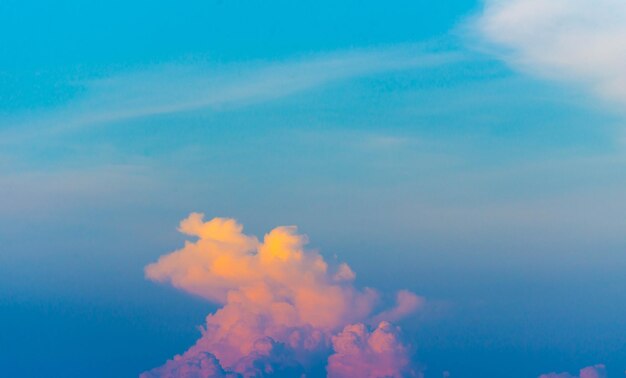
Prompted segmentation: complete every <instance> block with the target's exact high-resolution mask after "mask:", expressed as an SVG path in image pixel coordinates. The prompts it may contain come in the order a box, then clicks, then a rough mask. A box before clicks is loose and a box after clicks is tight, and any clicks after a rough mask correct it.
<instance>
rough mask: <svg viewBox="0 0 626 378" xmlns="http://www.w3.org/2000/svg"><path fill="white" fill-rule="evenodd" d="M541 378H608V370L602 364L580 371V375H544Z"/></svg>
mask: <svg viewBox="0 0 626 378" xmlns="http://www.w3.org/2000/svg"><path fill="white" fill-rule="evenodd" d="M539 378H606V368H605V366H604V365H602V364H598V365H594V366H587V367H586V368H582V369H580V372H579V374H578V375H571V374H569V373H548V374H542V375H540V376H539Z"/></svg>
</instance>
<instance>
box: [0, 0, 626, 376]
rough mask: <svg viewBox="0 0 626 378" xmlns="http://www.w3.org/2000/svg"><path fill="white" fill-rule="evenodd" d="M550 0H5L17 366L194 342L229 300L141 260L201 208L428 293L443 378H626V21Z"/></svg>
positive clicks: (0, 91) (0, 126) (3, 155)
mask: <svg viewBox="0 0 626 378" xmlns="http://www.w3.org/2000/svg"><path fill="white" fill-rule="evenodd" d="M603 1H604V2H607V4H608V3H611V1H610V0H603ZM503 4H504V5H503ZM506 4H510V5H506ZM545 4H546V3H545V2H544V3H542V2H541V1H530V0H511V1H509V2H508V3H507V2H492V1H489V2H486V3H482V2H470V1H447V2H427V1H411V2H409V1H407V2H384V3H378V2H370V1H365V2H363V1H359V2H356V1H354V2H352V1H346V2H341V4H337V2H331V1H316V2H304V3H302V2H299V3H297V4H296V3H294V2H286V1H276V2H271V3H268V2H260V1H232V2H227V1H201V2H200V1H198V2H185V3H180V2H157V3H154V2H150V3H148V2H134V3H133V4H127V2H121V1H111V2H106V3H101V4H94V3H90V4H87V3H85V2H78V1H58V2H54V3H44V2H36V1H19V2H18V1H5V2H3V3H2V4H1V5H0V56H1V57H2V58H0V335H4V336H2V337H0V346H1V349H2V350H4V351H5V352H3V353H2V354H1V355H0V366H2V367H3V369H4V372H5V373H6V372H7V370H8V372H10V374H9V373H7V374H8V375H11V374H13V375H15V374H17V373H18V372H19V373H20V374H21V375H23V376H40V375H41V374H42V372H44V371H46V372H48V373H51V374H52V376H66V377H70V376H84V375H87V374H89V375H92V376H111V374H112V373H113V372H115V374H116V376H136V375H137V374H139V373H140V372H142V371H144V370H147V369H150V368H152V367H155V366H158V365H159V364H161V363H163V361H165V360H166V359H167V358H170V357H171V356H173V355H174V354H176V353H180V352H182V351H183V350H184V349H185V348H186V347H187V346H189V345H191V344H192V343H193V341H194V340H195V339H196V338H197V336H198V331H197V329H196V326H198V325H199V324H201V323H202V322H203V319H204V317H205V316H206V314H207V313H208V312H209V311H213V310H215V308H216V307H215V306H214V305H213V304H211V303H208V302H205V301H203V300H200V299H198V298H195V297H193V296H190V295H187V294H184V293H181V292H178V291H176V290H173V289H171V288H168V287H166V286H163V285H155V284H154V283H151V282H147V281H146V280H145V279H144V273H143V268H144V266H145V265H147V264H148V263H150V262H152V261H154V260H155V259H156V258H157V257H158V256H160V255H162V254H165V253H167V252H168V251H172V250H174V249H177V248H179V247H180V245H182V241H183V240H184V239H183V237H182V236H180V235H179V234H178V233H177V231H176V227H177V224H178V222H179V221H180V220H181V219H183V218H185V217H186V216H187V215H188V214H189V213H191V212H193V211H200V212H203V213H205V214H207V217H209V218H210V217H213V216H223V217H233V218H236V219H238V220H239V221H241V222H242V223H243V224H244V225H245V227H246V230H247V231H248V232H250V233H252V234H256V235H262V234H263V233H265V232H268V231H269V230H270V229H271V228H273V227H275V226H278V225H291V224H297V225H298V226H299V228H300V230H301V231H302V232H304V233H306V234H308V235H309V237H310V239H311V245H312V247H314V248H319V250H320V251H321V253H322V254H323V255H325V256H326V257H328V258H332V257H333V256H335V255H336V256H338V258H339V259H340V260H341V261H347V262H348V263H349V264H350V265H351V266H352V267H353V269H354V271H355V272H357V284H358V285H362V286H366V285H367V286H373V287H378V288H381V289H384V290H395V289H397V288H407V289H409V290H412V291H414V292H416V293H418V294H419V295H423V296H424V297H425V298H426V299H427V301H428V303H429V305H428V306H427V307H426V309H425V310H424V311H422V312H420V313H419V314H418V315H417V316H415V317H413V318H409V319H405V320H403V321H402V323H401V325H402V327H403V328H404V330H405V333H406V335H407V337H408V338H409V339H411V340H413V341H414V342H415V344H416V345H417V346H418V347H417V353H416V357H415V359H416V362H418V363H419V364H420V365H421V366H423V367H424V368H425V369H426V370H425V374H426V377H440V376H441V374H442V372H443V371H446V370H447V371H449V372H450V373H451V376H452V377H477V376H480V377H483V376H484V377H488V376H507V377H529V376H538V375H539V374H541V373H545V372H550V371H570V372H572V373H573V372H576V371H577V370H578V369H580V368H581V367H584V366H589V365H593V364H596V363H604V364H606V365H607V368H608V369H609V372H610V373H611V374H610V375H611V376H618V375H619V374H621V372H623V371H624V368H626V366H624V365H623V364H624V361H625V360H626V351H625V350H624V348H623V345H624V334H623V329H624V325H625V324H624V319H626V317H625V316H624V315H626V306H625V305H624V303H626V301H625V300H624V299H626V298H625V297H624V292H623V290H621V288H622V287H623V286H624V284H626V282H625V281H624V278H623V270H624V267H625V265H626V258H624V255H623V251H624V247H625V245H626V241H625V240H624V236H623V234H624V233H623V230H624V227H625V226H626V221H625V219H626V218H625V217H624V216H623V214H624V212H625V211H626V205H625V204H626V201H624V200H625V198H624V196H625V195H624V190H623V188H624V185H625V184H626V174H625V173H624V172H626V171H624V169H623V167H624V163H626V151H625V149H624V140H625V139H624V136H623V131H622V130H623V125H624V119H625V118H624V117H625V116H624V112H623V111H622V110H621V109H622V108H623V104H624V99H625V98H626V97H625V96H624V92H623V90H622V89H620V86H619V84H620V83H624V82H626V81H623V80H624V77H625V76H626V75H623V71H622V69H621V68H620V67H621V66H622V65H620V63H622V62H623V60H622V59H623V54H622V55H620V54H619V51H624V50H623V46H622V45H621V44H620V42H619V41H620V40H623V39H620V36H623V35H626V34H620V33H624V31H623V28H621V27H620V26H619V22H617V27H614V28H611V26H615V24H611V22H615V21H614V20H613V19H612V17H610V15H606V14H604V13H603V12H602V11H601V10H594V11H593V12H591V11H589V7H591V6H590V5H589V2H586V1H583V0H579V1H576V2H572V4H570V5H568V6H566V5H563V4H564V3H562V2H558V5H559V6H560V8H559V7H558V6H555V7H554V9H552V8H550V6H547V5H545ZM608 5H610V4H608ZM608 5H607V6H608ZM544 6H545V7H546V9H544V8H542V7H544ZM507 7H508V8H507ZM568 7H569V8H568ZM622 10H623V7H621V6H619V7H617V10H616V11H615V13H617V14H620V13H619V12H621V11H622ZM580 14H584V15H585V17H586V18H585V17H582V18H581V17H579V18H576V17H575V16H577V15H580ZM579 19H582V21H576V20H579ZM502 20H504V21H505V22H504V21H502ZM572 20H574V21H572ZM618 20H619V17H618ZM516 25H532V26H534V28H533V30H534V32H535V33H536V34H532V33H527V32H525V31H523V29H520V28H516ZM546 25H549V26H550V27H548V26H546ZM554 25H557V26H554ZM601 25H607V26H606V29H607V30H603V29H602V27H601ZM520 30H522V31H520ZM541 33H545V34H541ZM559 33H563V34H564V35H570V34H571V35H575V36H578V37H579V39H576V40H575V41H574V42H571V45H570V44H568V43H570V42H568V40H567V38H561V39H558V38H556V37H554V38H552V36H554V35H556V36H558V35H560V34H559ZM610 33H614V35H613V34H610ZM527 34H528V35H527ZM587 42H589V43H592V42H593V43H592V44H593V46H596V47H594V49H592V48H591V47H589V45H587V44H586V43H587ZM605 42H606V43H605ZM576 44H580V46H578V45H576ZM572 46H578V47H580V48H571V47H572ZM615 51H617V52H615ZM614 52H615V53H614ZM578 54H580V55H578ZM581 56H582V57H583V58H584V57H592V58H584V59H583V58H581ZM596 56H597V57H598V58H597V59H595V57H596ZM578 63H579V64H578ZM0 375H3V374H1V373H0Z"/></svg>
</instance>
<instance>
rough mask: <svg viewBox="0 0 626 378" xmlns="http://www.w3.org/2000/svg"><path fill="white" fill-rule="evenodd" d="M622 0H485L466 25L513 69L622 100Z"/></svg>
mask: <svg viewBox="0 0 626 378" xmlns="http://www.w3.org/2000/svg"><path fill="white" fill-rule="evenodd" d="M624 19H626V2H624V1H621V0H549V1H548V0H486V1H485V4H484V8H483V10H482V12H481V13H480V14H479V15H477V16H475V17H474V18H473V19H472V20H471V22H470V23H469V31H470V33H472V34H473V35H474V36H475V37H477V38H478V39H477V41H478V46H480V47H481V48H484V49H486V51H488V52H490V53H492V54H495V55H496V56H498V57H500V58H502V59H503V60H504V61H506V62H507V63H508V64H510V65H511V66H512V67H514V68H516V69H518V70H521V71H523V72H527V73H530V74H533V75H536V76H538V77H542V78H547V79H552V80H558V81H564V82H571V83H575V84H577V85H581V86H583V87H585V88H587V89H589V90H590V91H591V92H592V93H593V94H595V95H597V96H599V97H600V98H602V99H605V100H608V101H609V102H611V103H616V104H617V105H624V104H626V23H624Z"/></svg>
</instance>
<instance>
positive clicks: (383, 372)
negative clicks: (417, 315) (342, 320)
mask: <svg viewBox="0 0 626 378" xmlns="http://www.w3.org/2000/svg"><path fill="white" fill-rule="evenodd" d="M398 332H399V329H398V328H397V327H394V326H392V325H391V324H390V323H388V322H385V321H383V322H381V323H380V324H379V325H378V327H377V328H376V329H375V330H374V331H373V332H369V331H368V330H367V328H366V327H365V326H364V325H363V324H353V325H348V326H346V327H345V328H344V330H343V331H342V332H341V333H339V334H338V335H336V336H333V338H332V342H333V349H334V350H335V353H334V354H333V355H332V356H330V358H329V359H328V376H329V377H336V378H351V377H363V378H370V377H371V378H373V377H389V378H391V377H393V378H403V377H416V376H417V373H416V372H415V371H414V370H413V369H412V368H411V361H410V360H409V357H408V353H407V351H406V347H405V346H404V345H402V343H400V342H399V341H398Z"/></svg>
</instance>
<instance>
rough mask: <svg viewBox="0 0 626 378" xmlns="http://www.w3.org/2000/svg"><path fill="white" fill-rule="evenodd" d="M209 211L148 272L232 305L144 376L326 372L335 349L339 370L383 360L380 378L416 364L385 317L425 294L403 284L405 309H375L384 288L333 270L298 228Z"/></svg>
mask: <svg viewBox="0 0 626 378" xmlns="http://www.w3.org/2000/svg"><path fill="white" fill-rule="evenodd" d="M202 218H203V216H202V214H196V213H194V214H191V215H190V216H189V217H188V218H187V219H185V220H183V221H182V222H181V224H180V227H179V230H180V231H181V232H183V233H185V234H188V235H191V236H195V237H198V240H197V241H195V242H190V241H188V242H186V243H185V245H184V247H183V248H182V249H179V250H177V251H175V252H172V253H170V254H168V255H165V256H162V257H161V258H159V260H158V261H157V262H155V263H153V264H150V265H148V266H147V267H146V270H145V272H146V277H147V278H149V279H151V280H154V281H159V282H167V283H170V284H172V285H173V286H175V287H177V288H179V289H182V290H184V291H187V292H190V293H193V294H195V295H199V296H201V297H203V298H206V299H207V300H210V301H213V302H216V303H219V304H222V305H223V306H222V307H221V308H220V309H219V310H217V311H216V312H215V313H213V314H209V315H208V316H207V319H206V325H205V327H204V328H203V329H202V336H201V337H200V339H199V340H198V341H197V342H196V344H195V345H193V346H192V347H191V348H189V349H188V350H187V351H186V352H184V353H183V354H182V355H180V356H177V357H175V358H174V359H173V360H170V361H168V362H167V363H166V364H165V365H163V366H162V367H160V368H157V369H153V370H151V371H150V372H147V373H144V375H143V377H146V378H147V377H169V376H175V375H173V374H175V373H174V372H182V371H186V372H194V373H193V374H191V373H190V375H183V376H189V377H196V376H198V377H204V376H217V377H219V376H229V375H228V374H238V375H239V376H243V377H257V376H273V375H281V376H294V377H297V376H300V374H303V373H307V372H309V373H310V372H316V373H315V374H318V375H319V373H320V372H321V374H323V371H324V366H325V365H326V360H327V359H328V356H329V355H331V353H332V351H333V350H335V352H336V353H335V354H333V355H332V357H331V360H330V361H331V362H332V366H333V368H332V369H331V364H330V362H329V371H328V372H329V376H337V377H343V376H347V375H345V374H347V372H348V371H349V370H350V369H354V371H355V372H360V371H361V370H360V369H362V368H363V366H364V365H363V364H364V363H365V362H364V359H368V360H369V361H377V363H378V364H379V365H380V369H379V370H371V369H370V370H371V371H372V372H373V373H371V374H374V375H369V376H370V377H377V376H379V375H376V374H378V372H380V374H382V375H380V376H381V377H382V376H392V377H395V376H400V375H394V374H396V373H397V374H402V373H401V372H411V371H412V370H411V368H410V358H409V355H408V351H407V348H406V347H405V346H404V345H402V343H401V342H400V341H399V338H398V337H397V336H398V329H397V328H395V327H393V326H392V325H390V324H389V323H387V322H385V321H396V320H399V319H400V318H402V317H405V316H408V315H410V314H411V313H412V312H414V311H415V310H416V309H417V308H418V307H419V306H420V305H421V304H422V303H423V299H422V298H420V297H418V296H416V295H415V294H413V293H410V292H408V291H400V292H398V293H397V295H396V305H395V307H393V308H392V309H388V310H383V311H382V312H379V314H378V315H375V316H374V315H373V314H374V313H375V310H376V309H377V307H379V305H380V303H379V299H380V294H379V293H378V292H377V291H375V290H373V289H370V288H365V289H358V288H356V287H355V286H354V285H353V280H354V278H355V274H354V272H353V271H352V269H350V267H349V266H348V265H347V264H340V265H339V266H337V267H336V268H331V267H330V266H329V265H328V264H327V263H326V261H324V258H323V257H322V256H321V255H320V254H319V253H317V252H315V251H308V250H305V249H304V245H305V244H306V238H305V237H304V236H302V235H299V234H298V233H297V229H296V227H293V226H290V227H278V228H275V229H274V230H272V231H271V232H269V233H268V234H267V235H265V237H264V238H263V241H259V240H258V239H257V238H256V237H253V236H247V235H245V234H243V227H242V226H241V225H240V224H238V223H237V222H236V221H235V220H233V219H223V218H215V219H213V220H211V221H208V222H204V221H203V220H202ZM373 320H375V321H376V322H381V323H380V325H379V326H378V328H376V329H375V330H374V331H373V332H371V333H369V331H367V328H366V326H364V325H363V324H362V323H364V322H366V323H370V322H372V321H373ZM357 329H358V330H360V332H361V333H360V336H359V337H361V339H360V340H363V341H364V342H365V343H366V344H363V345H360V344H359V345H360V346H359V347H363V348H362V349H360V350H354V353H348V352H349V351H348V350H347V349H346V348H345V346H346V345H347V341H346V340H347V339H346V338H347V337H349V335H351V334H352V333H350V332H356V330H357ZM351 360H352V363H350V361H351ZM194 369H195V370H194ZM388 372H391V375H389V374H387V373H388ZM209 373H210V374H213V375H206V374H209ZM383 373H384V374H383ZM220 374H222V375H220ZM342 374H343V375H342ZM355 374H357V373H355ZM353 376H354V375H353ZM357 376H358V374H357Z"/></svg>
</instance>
